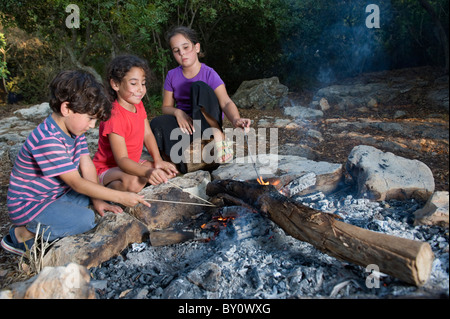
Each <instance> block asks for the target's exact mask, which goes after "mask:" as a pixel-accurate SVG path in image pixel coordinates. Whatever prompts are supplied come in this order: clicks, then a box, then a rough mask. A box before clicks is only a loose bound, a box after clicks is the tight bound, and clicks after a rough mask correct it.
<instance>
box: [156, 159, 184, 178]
mask: <svg viewBox="0 0 450 319" xmlns="http://www.w3.org/2000/svg"><path fill="white" fill-rule="evenodd" d="M155 168H160V169H162V170H163V171H164V172H166V174H167V175H168V177H169V178H172V177H175V176H176V175H177V174H178V173H179V172H178V170H177V168H176V166H175V165H174V164H172V163H170V162H166V161H159V162H155Z"/></svg>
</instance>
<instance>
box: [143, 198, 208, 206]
mask: <svg viewBox="0 0 450 319" xmlns="http://www.w3.org/2000/svg"><path fill="white" fill-rule="evenodd" d="M144 200H146V201H148V202H162V203H172V204H185V205H197V206H209V207H216V205H214V204H212V203H211V204H202V203H190V202H177V201H172V200H164V199H153V198H144Z"/></svg>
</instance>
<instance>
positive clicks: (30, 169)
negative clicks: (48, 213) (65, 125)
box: [7, 115, 89, 226]
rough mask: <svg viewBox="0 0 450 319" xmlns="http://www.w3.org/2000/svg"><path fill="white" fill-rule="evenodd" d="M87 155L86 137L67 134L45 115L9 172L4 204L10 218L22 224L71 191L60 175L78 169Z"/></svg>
mask: <svg viewBox="0 0 450 319" xmlns="http://www.w3.org/2000/svg"><path fill="white" fill-rule="evenodd" d="M86 154H87V155H89V150H88V146H87V142H86V137H85V136H84V134H83V135H81V136H75V137H72V136H68V135H67V134H66V133H64V132H63V131H62V130H61V128H60V127H59V126H58V125H57V124H56V122H55V121H54V120H53V118H52V116H51V115H50V116H48V117H47V118H46V119H45V120H44V122H42V123H41V124H39V126H37V127H36V128H35V129H34V130H33V131H32V132H31V133H30V135H29V136H28V138H27V140H26V141H25V143H24V144H23V146H22V148H21V150H20V152H19V153H18V155H17V158H16V161H15V163H14V166H13V169H12V171H11V176H10V181H9V188H8V196H7V206H8V211H9V215H10V218H11V221H12V222H13V223H14V224H15V225H17V226H20V225H25V224H27V223H28V222H30V221H31V220H33V219H34V218H35V217H36V216H37V215H39V213H41V212H42V211H43V210H44V209H45V208H46V207H47V206H48V205H50V204H51V203H53V202H54V201H55V200H56V199H57V198H59V197H60V196H62V195H63V194H65V193H66V192H68V191H69V190H70V187H69V186H68V185H67V184H65V183H64V182H63V181H62V179H61V178H59V175H61V174H63V173H68V172H71V171H74V170H77V169H78V168H79V165H80V157H81V155H86Z"/></svg>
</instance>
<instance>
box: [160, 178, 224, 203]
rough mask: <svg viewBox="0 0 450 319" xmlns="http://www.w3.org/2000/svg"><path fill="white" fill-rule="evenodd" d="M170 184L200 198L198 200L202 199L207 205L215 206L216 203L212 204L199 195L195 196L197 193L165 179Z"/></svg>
mask: <svg viewBox="0 0 450 319" xmlns="http://www.w3.org/2000/svg"><path fill="white" fill-rule="evenodd" d="M167 182H168V183H169V184H170V185H172V186H175V187H176V188H179V189H181V190H182V191H183V192H186V193H188V194H190V195H192V196H194V197H195V198H197V199H200V200H202V201H204V202H205V203H207V204H208V206H216V205H214V204H213V203H211V202H210V201H207V200H206V199H203V198H201V197H200V196H197V195H195V194H192V193H191V192H188V191H187V190H185V189H184V188H183V187H181V186H178V185H177V184H175V183H174V182H171V181H167Z"/></svg>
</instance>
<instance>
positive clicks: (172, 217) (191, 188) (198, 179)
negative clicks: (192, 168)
mask: <svg viewBox="0 0 450 319" xmlns="http://www.w3.org/2000/svg"><path fill="white" fill-rule="evenodd" d="M210 181H211V177H210V174H209V173H208V172H206V171H196V172H192V173H187V174H185V175H183V176H182V177H176V178H173V179H171V180H170V183H167V184H160V185H157V186H153V185H152V186H148V187H146V188H144V189H143V190H142V191H141V192H140V193H139V194H141V195H144V197H145V198H147V199H149V202H150V203H151V207H147V206H145V205H142V204H138V205H136V207H133V208H127V211H128V212H129V213H130V214H132V215H133V216H135V217H136V218H137V219H138V220H140V221H141V222H142V223H144V224H145V225H146V226H147V228H148V230H150V231H153V230H161V229H166V228H169V227H171V226H173V225H174V223H176V222H179V221H182V220H183V219H185V218H190V217H191V216H193V215H196V214H199V213H200V212H202V211H204V209H205V207H203V206H201V205H202V204H205V202H203V201H201V200H199V199H198V198H196V197H195V196H198V197H201V198H203V199H207V195H206V185H207V184H208V183H209V182H210ZM180 188H181V189H180ZM192 194H193V195H195V196H193V195H192ZM151 199H154V200H160V201H171V202H159V201H152V200H151ZM181 202H183V203H181ZM185 203H192V204H195V203H197V204H200V205H190V204H185Z"/></svg>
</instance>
